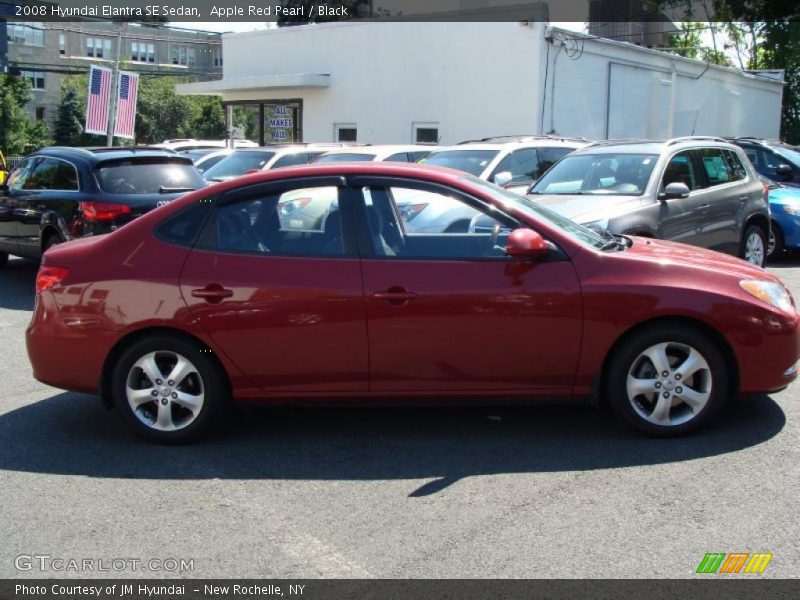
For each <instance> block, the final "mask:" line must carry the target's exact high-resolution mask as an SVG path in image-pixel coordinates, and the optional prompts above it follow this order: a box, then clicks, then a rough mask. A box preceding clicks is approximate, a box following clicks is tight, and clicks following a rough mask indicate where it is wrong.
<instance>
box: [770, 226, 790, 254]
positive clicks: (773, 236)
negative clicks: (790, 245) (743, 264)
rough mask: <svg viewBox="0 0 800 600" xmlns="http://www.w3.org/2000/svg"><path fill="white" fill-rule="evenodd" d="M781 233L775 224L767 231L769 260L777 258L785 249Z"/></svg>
mask: <svg viewBox="0 0 800 600" xmlns="http://www.w3.org/2000/svg"><path fill="white" fill-rule="evenodd" d="M785 247H786V246H785V243H784V240H783V232H782V231H781V228H780V227H779V226H778V225H777V223H773V224H772V227H770V230H769V245H768V247H767V257H768V258H771V259H775V258H779V257H780V256H781V254H783V250H784V249H785Z"/></svg>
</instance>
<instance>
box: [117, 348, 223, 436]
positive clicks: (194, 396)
mask: <svg viewBox="0 0 800 600" xmlns="http://www.w3.org/2000/svg"><path fill="white" fill-rule="evenodd" d="M112 385H113V390H112V393H113V400H114V405H115V406H116V407H117V408H118V410H119V411H120V414H121V415H122V417H123V419H124V421H125V422H126V423H127V424H128V425H129V426H130V427H131V428H132V429H133V430H134V431H135V432H136V433H138V434H139V435H141V436H143V437H145V438H147V439H149V440H152V441H155V442H160V443H165V444H176V443H182V442H188V441H190V440H193V439H195V438H197V437H198V436H200V435H201V434H202V433H204V432H205V431H206V430H207V429H208V428H209V427H210V426H212V425H214V424H215V423H217V422H218V421H219V419H220V417H221V415H222V411H223V409H224V406H225V404H226V403H227V399H228V396H229V392H228V386H227V380H226V378H225V376H224V374H223V373H222V372H221V368H220V367H219V366H218V365H217V364H216V363H215V361H213V359H211V358H210V356H209V355H208V354H206V353H204V352H201V349H200V348H198V347H197V346H196V345H195V344H193V343H191V342H189V341H187V340H184V339H183V338H180V337H177V336H176V337H173V336H170V335H163V334H162V335H155V336H152V337H148V338H145V339H142V340H140V341H138V342H136V343H134V344H133V345H131V346H130V347H129V348H127V349H126V350H125V351H124V352H123V353H122V355H121V356H120V357H119V360H118V361H117V363H116V366H115V368H114V371H113V374H112Z"/></svg>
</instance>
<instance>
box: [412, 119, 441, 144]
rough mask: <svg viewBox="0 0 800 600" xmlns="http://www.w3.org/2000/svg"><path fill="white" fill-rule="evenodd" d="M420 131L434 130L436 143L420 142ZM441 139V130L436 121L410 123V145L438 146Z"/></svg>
mask: <svg viewBox="0 0 800 600" xmlns="http://www.w3.org/2000/svg"><path fill="white" fill-rule="evenodd" d="M420 129H435V130H436V141H435V142H420V141H419V130H420ZM441 139H442V128H441V127H440V124H439V122H438V121H414V122H412V123H411V143H412V144H431V145H438V144H439V141H440V140H441Z"/></svg>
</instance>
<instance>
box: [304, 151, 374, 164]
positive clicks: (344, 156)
mask: <svg viewBox="0 0 800 600" xmlns="http://www.w3.org/2000/svg"><path fill="white" fill-rule="evenodd" d="M371 160H375V155H374V154H364V153H359V152H341V153H336V154H323V155H322V156H320V157H317V158H315V159H314V160H313V161H312V162H315V163H337V162H365V161H371Z"/></svg>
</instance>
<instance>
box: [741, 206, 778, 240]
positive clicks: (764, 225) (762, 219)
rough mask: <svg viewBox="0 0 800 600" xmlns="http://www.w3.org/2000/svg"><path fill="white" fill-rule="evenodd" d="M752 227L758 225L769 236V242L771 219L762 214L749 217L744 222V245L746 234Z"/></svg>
mask: <svg viewBox="0 0 800 600" xmlns="http://www.w3.org/2000/svg"><path fill="white" fill-rule="evenodd" d="M751 225H758V226H759V227H761V229H763V230H764V233H765V234H766V235H767V241H769V230H770V227H771V226H772V224H771V223H770V218H769V217H767V216H766V215H762V214H758V213H757V214H754V215H750V216H749V217H747V219H746V220H745V222H744V227H743V228H742V243H744V234H745V233H746V232H747V228H748V227H750V226H751Z"/></svg>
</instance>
